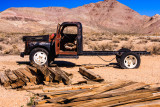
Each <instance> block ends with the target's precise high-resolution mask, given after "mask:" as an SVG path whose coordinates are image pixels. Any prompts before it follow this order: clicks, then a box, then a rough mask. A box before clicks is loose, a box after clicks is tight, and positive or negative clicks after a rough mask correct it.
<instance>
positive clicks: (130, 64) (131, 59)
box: [120, 52, 141, 69]
mask: <svg viewBox="0 0 160 107" xmlns="http://www.w3.org/2000/svg"><path fill="white" fill-rule="evenodd" d="M140 63H141V59H140V56H139V55H138V54H136V53H133V52H125V53H123V54H122V56H121V58H120V67H121V68H122V69H135V68H139V66H140Z"/></svg>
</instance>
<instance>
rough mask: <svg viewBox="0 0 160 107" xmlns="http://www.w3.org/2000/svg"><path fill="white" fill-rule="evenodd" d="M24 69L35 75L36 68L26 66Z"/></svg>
mask: <svg viewBox="0 0 160 107" xmlns="http://www.w3.org/2000/svg"><path fill="white" fill-rule="evenodd" d="M26 68H27V69H28V70H30V71H31V72H34V73H37V68H35V67H32V66H29V65H27V66H26Z"/></svg>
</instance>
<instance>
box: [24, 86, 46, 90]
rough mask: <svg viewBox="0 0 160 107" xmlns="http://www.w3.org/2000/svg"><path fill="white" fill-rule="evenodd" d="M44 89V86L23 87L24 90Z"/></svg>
mask: <svg viewBox="0 0 160 107" xmlns="http://www.w3.org/2000/svg"><path fill="white" fill-rule="evenodd" d="M36 89H43V85H34V86H23V87H22V90H36Z"/></svg>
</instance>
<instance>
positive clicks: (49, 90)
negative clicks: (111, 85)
mask: <svg viewBox="0 0 160 107" xmlns="http://www.w3.org/2000/svg"><path fill="white" fill-rule="evenodd" d="M102 85H104V84H93V85H88V84H87V85H82V86H66V87H58V88H55V87H53V88H44V89H43V92H54V91H65V90H78V89H91V88H96V87H100V86H102Z"/></svg>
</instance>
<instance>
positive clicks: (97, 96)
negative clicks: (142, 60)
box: [70, 84, 154, 102]
mask: <svg viewBox="0 0 160 107" xmlns="http://www.w3.org/2000/svg"><path fill="white" fill-rule="evenodd" d="M132 86H135V87H134V88H133V89H132V90H131V89H129V90H121V89H124V88H123V87H122V88H120V89H117V91H115V90H113V91H114V92H112V91H108V92H106V93H100V94H94V93H93V94H92V95H89V96H83V97H78V98H72V99H70V100H71V102H78V101H84V100H92V99H101V98H108V97H114V96H120V95H127V94H131V93H142V92H152V91H153V90H137V89H140V85H139V86H138V84H137V86H136V85H135V84H133V85H130V87H132ZM126 87H127V88H129V86H126ZM119 90H121V91H119ZM136 90H137V91H136ZM153 92H154V91H153Z"/></svg>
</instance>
